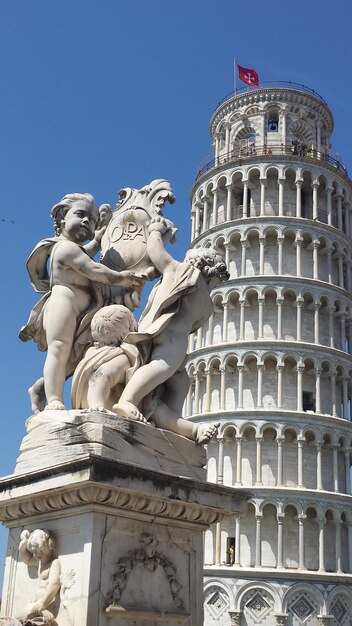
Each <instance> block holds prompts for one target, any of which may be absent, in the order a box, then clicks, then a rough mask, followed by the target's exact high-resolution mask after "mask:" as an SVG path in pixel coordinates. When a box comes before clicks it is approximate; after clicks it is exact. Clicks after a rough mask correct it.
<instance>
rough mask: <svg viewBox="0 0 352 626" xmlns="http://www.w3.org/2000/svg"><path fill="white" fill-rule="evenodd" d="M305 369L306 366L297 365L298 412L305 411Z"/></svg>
mask: <svg viewBox="0 0 352 626" xmlns="http://www.w3.org/2000/svg"><path fill="white" fill-rule="evenodd" d="M304 369H305V368H304V365H297V411H303V386H302V378H303V372H304Z"/></svg>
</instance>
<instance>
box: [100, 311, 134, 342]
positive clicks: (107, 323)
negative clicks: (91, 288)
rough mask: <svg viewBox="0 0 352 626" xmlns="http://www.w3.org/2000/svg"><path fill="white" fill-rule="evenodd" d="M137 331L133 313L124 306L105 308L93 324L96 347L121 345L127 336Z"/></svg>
mask: <svg viewBox="0 0 352 626" xmlns="http://www.w3.org/2000/svg"><path fill="white" fill-rule="evenodd" d="M136 329H137V324H136V320H135V319H134V317H133V315H132V313H131V311H130V310H129V309H127V307H125V306H123V305H122V304H110V305H109V306H103V308H102V309H100V310H99V311H97V313H96V314H95V315H94V317H93V319H92V322H91V332H92V337H93V339H94V345H95V347H100V346H114V345H120V343H121V341H123V339H124V338H125V337H126V335H127V334H128V333H129V332H131V331H133V330H136Z"/></svg>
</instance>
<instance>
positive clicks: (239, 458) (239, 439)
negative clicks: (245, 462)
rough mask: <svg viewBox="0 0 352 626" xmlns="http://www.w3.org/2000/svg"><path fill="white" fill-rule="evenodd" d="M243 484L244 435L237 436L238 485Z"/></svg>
mask: <svg viewBox="0 0 352 626" xmlns="http://www.w3.org/2000/svg"><path fill="white" fill-rule="evenodd" d="M241 485H242V437H239V436H237V437H236V487H241Z"/></svg>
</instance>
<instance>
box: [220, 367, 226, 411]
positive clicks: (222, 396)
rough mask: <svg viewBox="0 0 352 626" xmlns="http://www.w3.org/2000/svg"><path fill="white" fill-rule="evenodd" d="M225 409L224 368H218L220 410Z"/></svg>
mask: <svg viewBox="0 0 352 626" xmlns="http://www.w3.org/2000/svg"><path fill="white" fill-rule="evenodd" d="M225 409H226V366H225V365H224V366H223V367H221V368H220V410H221V411H225Z"/></svg>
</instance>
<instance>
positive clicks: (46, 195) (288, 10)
mask: <svg viewBox="0 0 352 626" xmlns="http://www.w3.org/2000/svg"><path fill="white" fill-rule="evenodd" d="M351 23H352V3H351V1H350V0H335V1H334V2H332V1H331V0H304V1H303V0H295V2H294V3H293V2H287V1H286V2H285V1H282V0H266V1H265V2H263V0H252V1H250V0H172V1H171V0H1V4H0V59H1V60H0V84H1V92H0V125H1V134H0V167H1V178H0V180H1V207H0V236H1V247H0V249H1V267H2V268H3V269H2V272H3V279H2V280H3V289H2V293H3V304H2V308H1V329H2V334H3V338H2V358H1V384H2V419H1V421H0V434H1V441H2V450H1V456H0V476H3V475H6V474H9V473H11V472H12V470H13V468H14V465H15V460H16V456H17V453H18V448H19V444H20V441H21V439H22V437H23V435H24V434H25V428H24V422H25V419H26V418H27V417H28V416H29V414H30V407H29V402H28V399H27V392H26V390H27V387H28V386H29V385H30V384H31V383H32V382H33V381H34V380H35V379H36V378H37V377H38V376H39V375H40V373H41V370H42V365H43V355H42V354H41V353H39V352H38V351H37V349H36V346H35V345H34V344H33V343H32V342H30V343H28V344H23V343H22V342H21V341H20V340H19V339H18V338H17V333H18V329H19V328H20V326H21V325H22V324H23V323H24V322H25V321H26V319H27V316H28V313H29V311H30V309H31V307H32V305H33V304H34V303H35V302H36V301H37V299H38V298H37V295H36V294H35V293H34V291H33V290H32V288H31V287H30V285H29V282H28V278H27V274H26V269H25V262H26V259H27V256H28V254H29V253H30V251H31V250H32V248H33V247H34V245H35V244H36V243H37V242H38V241H39V240H40V239H41V238H43V237H45V236H50V235H51V234H52V224H51V219H50V215H49V213H50V208H51V206H52V205H53V204H54V203H55V202H57V201H58V200H59V199H60V198H61V197H62V196H63V195H64V194H66V193H70V192H73V191H89V192H91V193H93V194H94V196H95V198H96V201H97V203H99V204H101V203H103V202H109V203H111V204H115V202H116V199H117V191H118V190H119V189H120V188H122V187H125V186H143V185H144V184H146V183H147V182H149V181H150V180H152V179H153V178H159V177H160V178H161V177H165V178H168V179H169V180H170V181H171V182H172V184H173V187H174V191H175V193H176V196H177V202H176V205H174V206H173V207H171V208H170V210H169V211H168V215H169V217H170V218H171V219H173V220H174V221H175V223H176V224H177V225H178V227H179V229H180V233H179V241H178V243H177V244H176V245H175V246H174V248H173V250H174V254H175V256H177V257H178V258H180V257H181V256H182V255H183V253H184V251H185V249H186V247H187V245H188V239H189V223H190V222H189V191H190V188H191V186H192V183H193V180H194V176H195V173H196V171H197V168H198V165H199V163H200V162H201V161H202V160H203V159H204V157H206V155H208V154H209V153H210V151H211V149H210V138H209V131H208V128H209V119H210V116H211V114H212V112H213V110H214V108H215V106H216V104H217V102H218V101H219V100H220V99H221V98H222V97H223V96H225V95H226V94H228V93H229V92H230V91H231V89H232V88H233V58H234V57H236V58H237V60H238V62H239V63H240V64H242V65H244V66H245V67H249V68H255V69H256V70H257V71H258V73H259V76H260V80H261V81H268V80H271V81H275V80H291V81H295V82H298V83H303V84H305V85H308V86H310V87H311V88H313V89H315V90H316V91H318V93H320V94H321V95H322V96H323V97H324V99H325V100H326V101H327V102H328V104H329V106H330V108H331V109H332V111H333V114H334V117H335V132H334V135H333V152H337V153H339V154H340V155H341V157H342V159H343V160H344V161H345V162H346V164H347V166H349V169H350V171H351V170H352V146H351V139H350V137H351V132H350V123H351V99H352V81H351V65H352V63H351V61H352V58H351V44H350V41H351ZM13 222H14V223H13ZM4 537H5V533H4V532H2V534H0V571H1V562H2V552H3V547H2V546H3V544H4V541H5V539H4Z"/></svg>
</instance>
